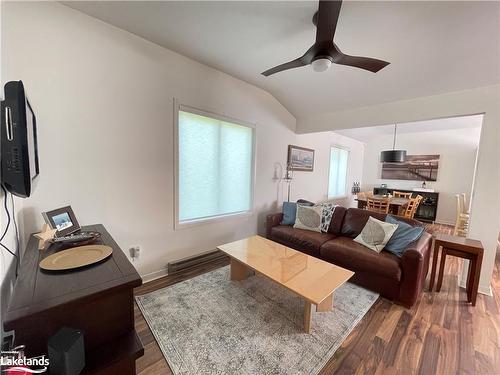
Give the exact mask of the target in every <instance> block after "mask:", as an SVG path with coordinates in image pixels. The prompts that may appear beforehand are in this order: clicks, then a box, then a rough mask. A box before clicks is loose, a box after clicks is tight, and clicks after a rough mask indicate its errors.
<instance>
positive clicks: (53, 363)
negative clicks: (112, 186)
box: [48, 327, 85, 375]
mask: <svg viewBox="0 0 500 375" xmlns="http://www.w3.org/2000/svg"><path fill="white" fill-rule="evenodd" d="M48 352H49V369H50V375H78V374H80V372H82V370H83V368H84V367H85V347H84V344H83V333H82V331H79V330H77V329H73V328H68V327H63V328H61V329H60V330H59V331H57V333H56V334H55V335H54V336H52V337H51V338H49V341H48Z"/></svg>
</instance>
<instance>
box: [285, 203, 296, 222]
mask: <svg viewBox="0 0 500 375" xmlns="http://www.w3.org/2000/svg"><path fill="white" fill-rule="evenodd" d="M296 215H297V203H294V202H283V220H281V225H293V224H295V216H296Z"/></svg>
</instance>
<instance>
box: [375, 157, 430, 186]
mask: <svg viewBox="0 0 500 375" xmlns="http://www.w3.org/2000/svg"><path fill="white" fill-rule="evenodd" d="M438 169H439V155H406V160H405V161H404V162H403V163H382V178H383V179H385V180H412V181H436V180H437V174H438Z"/></svg>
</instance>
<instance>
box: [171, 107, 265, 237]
mask: <svg viewBox="0 0 500 375" xmlns="http://www.w3.org/2000/svg"><path fill="white" fill-rule="evenodd" d="M179 111H184V112H189V113H193V114H197V115H200V116H205V117H210V118H214V119H216V120H220V121H225V122H230V123H233V124H236V125H240V126H245V127H247V128H250V129H251V130H252V165H251V182H250V210H248V211H241V212H233V213H227V214H222V215H216V216H211V217H204V218H199V219H192V220H187V221H184V222H180V221H179ZM256 160H257V126H256V124H254V123H250V122H247V121H243V120H239V119H236V118H233V117H229V116H225V115H219V114H217V113H214V112H211V111H206V110H201V109H198V108H194V107H191V106H188V105H184V104H181V103H180V102H179V100H178V99H176V98H174V179H173V180H174V181H173V183H174V230H178V229H184V228H189V227H193V226H198V225H203V224H207V223H212V222H217V221H222V220H229V219H234V218H235V217H248V216H251V215H253V214H254V212H255V181H256V173H257V170H256V164H257V163H256Z"/></svg>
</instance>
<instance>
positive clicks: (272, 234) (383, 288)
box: [266, 206, 432, 307]
mask: <svg viewBox="0 0 500 375" xmlns="http://www.w3.org/2000/svg"><path fill="white" fill-rule="evenodd" d="M369 216H373V217H374V218H376V219H379V220H384V219H385V216H386V215H385V214H380V213H376V212H370V211H367V210H361V209H358V208H349V209H346V208H345V207H340V206H337V207H336V208H335V211H334V214H333V217H332V221H331V223H330V227H329V229H328V233H317V232H312V231H308V230H302V229H296V228H293V227H292V226H289V225H281V224H280V223H281V220H282V218H283V214H281V213H279V214H271V215H268V216H267V223H266V236H267V238H269V239H270V240H273V241H275V242H278V243H281V244H283V245H286V246H288V247H291V248H293V249H296V250H299V251H302V252H304V253H306V254H309V255H312V256H314V257H317V258H320V259H323V260H326V261H328V262H331V263H334V264H336V265H338V266H341V267H344V268H347V269H349V270H351V271H354V273H355V274H354V276H353V277H352V278H351V279H350V281H352V282H353V283H355V284H358V285H360V286H362V287H365V288H367V289H370V290H373V291H375V292H377V293H380V294H381V295H382V296H383V297H385V298H388V299H391V300H394V301H395V302H398V303H400V304H402V305H404V306H406V307H411V306H413V304H414V303H415V301H416V300H417V298H418V296H419V295H420V292H421V291H422V288H423V287H424V283H425V278H426V276H427V270H428V267H429V259H430V253H431V244H432V236H431V235H430V234H429V233H427V232H424V233H423V234H422V236H421V237H420V239H419V240H418V241H416V242H414V243H412V244H411V245H410V246H409V248H408V249H406V251H405V252H404V254H403V256H402V257H401V258H399V257H397V256H396V255H394V254H392V253H390V252H387V251H383V250H382V251H381V252H380V253H377V252H375V251H373V250H370V249H368V248H366V247H364V246H363V245H361V244H358V243H357V242H354V241H353V239H354V238H355V237H356V236H357V235H358V234H359V233H360V232H361V231H362V229H363V227H364V226H365V224H366V222H367V221H368V217H369ZM398 219H400V220H402V221H405V222H407V223H408V224H410V225H413V226H422V223H420V222H419V221H416V220H412V219H406V218H403V217H400V218H398Z"/></svg>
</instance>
